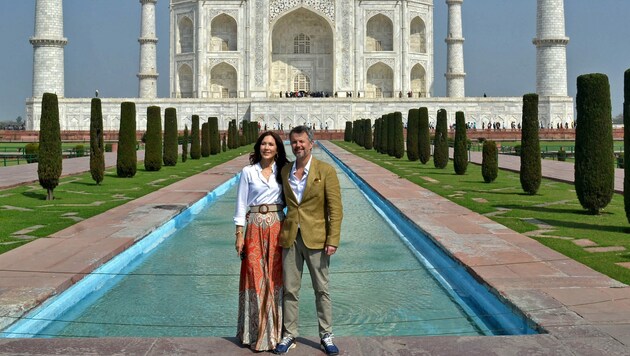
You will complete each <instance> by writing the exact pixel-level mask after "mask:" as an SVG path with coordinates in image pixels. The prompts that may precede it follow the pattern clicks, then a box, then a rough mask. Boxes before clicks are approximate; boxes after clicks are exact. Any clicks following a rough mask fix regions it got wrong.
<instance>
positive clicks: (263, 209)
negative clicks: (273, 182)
mask: <svg viewBox="0 0 630 356" xmlns="http://www.w3.org/2000/svg"><path fill="white" fill-rule="evenodd" d="M282 209H284V206H283V205H282V204H261V205H254V206H250V207H249V212H250V213H260V214H267V213H270V212H275V211H281V210H282Z"/></svg>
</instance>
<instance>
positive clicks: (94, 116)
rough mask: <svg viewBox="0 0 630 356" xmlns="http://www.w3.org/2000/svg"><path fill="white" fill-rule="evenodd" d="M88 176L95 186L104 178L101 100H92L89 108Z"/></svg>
mask: <svg viewBox="0 0 630 356" xmlns="http://www.w3.org/2000/svg"><path fill="white" fill-rule="evenodd" d="M90 174H91V175H92V179H93V180H94V181H95V182H96V184H97V185H98V184H101V182H102V181H103V179H104V178H105V147H104V145H103V111H102V109H101V99H98V98H93V99H92V103H91V108H90Z"/></svg>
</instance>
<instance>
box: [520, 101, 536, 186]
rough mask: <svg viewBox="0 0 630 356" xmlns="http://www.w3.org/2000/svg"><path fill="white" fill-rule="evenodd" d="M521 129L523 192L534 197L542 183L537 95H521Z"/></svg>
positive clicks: (521, 177)
mask: <svg viewBox="0 0 630 356" xmlns="http://www.w3.org/2000/svg"><path fill="white" fill-rule="evenodd" d="M521 121H522V129H521V170H520V173H519V174H520V179H521V187H522V188H523V191H524V192H525V193H527V194H529V195H534V194H536V193H537V192H538V188H540V183H541V181H542V167H541V162H540V140H539V138H538V127H539V124H538V94H525V95H523V119H522V120H521Z"/></svg>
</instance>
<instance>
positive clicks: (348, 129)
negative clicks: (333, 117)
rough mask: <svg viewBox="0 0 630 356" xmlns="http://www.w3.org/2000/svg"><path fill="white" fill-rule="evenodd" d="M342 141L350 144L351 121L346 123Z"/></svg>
mask: <svg viewBox="0 0 630 356" xmlns="http://www.w3.org/2000/svg"><path fill="white" fill-rule="evenodd" d="M343 140H344V141H346V142H352V121H346V129H345V131H344V132H343Z"/></svg>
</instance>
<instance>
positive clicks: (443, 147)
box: [433, 109, 448, 169]
mask: <svg viewBox="0 0 630 356" xmlns="http://www.w3.org/2000/svg"><path fill="white" fill-rule="evenodd" d="M433 165H434V166H435V168H439V169H443V168H446V166H447V165H448V127H447V124H446V110H444V109H440V110H438V112H437V123H436V124H435V138H434V140H433Z"/></svg>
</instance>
